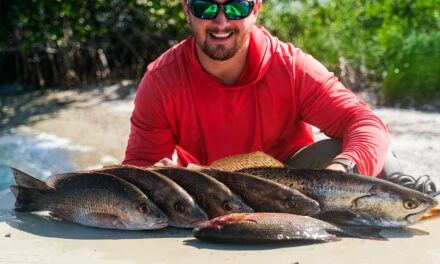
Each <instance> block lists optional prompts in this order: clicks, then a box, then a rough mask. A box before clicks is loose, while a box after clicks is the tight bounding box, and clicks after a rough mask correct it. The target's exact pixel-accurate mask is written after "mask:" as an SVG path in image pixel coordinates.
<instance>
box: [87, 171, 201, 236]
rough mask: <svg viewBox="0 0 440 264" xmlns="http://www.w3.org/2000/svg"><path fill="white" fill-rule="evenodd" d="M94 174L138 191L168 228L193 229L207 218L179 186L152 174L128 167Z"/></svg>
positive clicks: (159, 175) (156, 174)
mask: <svg viewBox="0 0 440 264" xmlns="http://www.w3.org/2000/svg"><path fill="white" fill-rule="evenodd" d="M94 172H99V173H108V174H111V175H113V176H116V177H118V178H121V179H123V180H125V181H128V182H130V183H132V184H134V185H135V186H136V187H138V188H139V189H140V190H141V191H142V192H144V193H145V194H146V195H147V197H149V198H150V199H151V200H152V201H153V202H154V203H155V204H156V205H157V206H158V207H159V208H160V209H162V211H163V212H164V213H165V214H166V215H167V217H168V225H169V226H174V227H180V228H194V227H196V226H197V225H198V224H199V223H201V222H204V221H207V220H208V216H207V214H206V213H205V212H204V211H203V210H202V209H201V208H200V207H199V205H198V204H197V203H196V202H195V201H194V199H193V198H192V197H191V196H190V195H189V194H188V192H186V191H185V190H184V189H183V188H182V187H181V186H180V185H178V184H177V183H175V182H174V181H172V180H170V179H169V178H168V177H165V176H163V175H162V174H159V173H157V172H155V171H152V170H147V169H143V168H139V167H135V166H129V165H113V166H107V167H104V168H102V169H97V170H94Z"/></svg>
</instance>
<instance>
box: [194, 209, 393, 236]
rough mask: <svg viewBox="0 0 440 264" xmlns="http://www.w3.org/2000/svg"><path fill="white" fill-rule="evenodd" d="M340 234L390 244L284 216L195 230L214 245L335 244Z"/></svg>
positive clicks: (239, 218)
mask: <svg viewBox="0 0 440 264" xmlns="http://www.w3.org/2000/svg"><path fill="white" fill-rule="evenodd" d="M364 233H365V232H364ZM367 233H368V232H367ZM336 234H340V235H348V236H355V237H362V238H369V239H375V240H386V239H385V238H383V237H381V236H380V235H379V234H378V231H377V230H376V231H374V232H373V231H372V234H371V235H364V234H363V233H361V232H359V233H355V232H349V231H346V230H344V229H341V228H339V227H337V226H335V225H332V224H330V223H327V222H324V221H321V220H318V219H315V218H312V217H309V216H301V215H294V214H284V213H236V214H230V215H225V216H220V217H217V218H214V219H211V220H209V221H207V222H205V223H203V224H201V225H200V226H198V227H196V228H194V229H193V235H194V236H195V237H196V238H197V239H200V240H206V241H211V242H276V241H311V242H313V241H317V242H331V241H338V240H340V239H341V238H340V237H338V236H336Z"/></svg>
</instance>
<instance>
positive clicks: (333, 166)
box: [326, 163, 347, 172]
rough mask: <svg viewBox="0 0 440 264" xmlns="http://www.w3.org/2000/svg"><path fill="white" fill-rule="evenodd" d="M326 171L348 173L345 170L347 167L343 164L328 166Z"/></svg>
mask: <svg viewBox="0 0 440 264" xmlns="http://www.w3.org/2000/svg"><path fill="white" fill-rule="evenodd" d="M326 169H328V170H336V171H343V172H347V171H346V170H345V166H344V165H342V164H339V163H332V164H330V165H328V166H327V167H326Z"/></svg>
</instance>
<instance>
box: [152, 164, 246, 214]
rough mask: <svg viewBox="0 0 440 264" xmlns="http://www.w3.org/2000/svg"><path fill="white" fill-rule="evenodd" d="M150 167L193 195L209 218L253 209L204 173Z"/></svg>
mask: <svg viewBox="0 0 440 264" xmlns="http://www.w3.org/2000/svg"><path fill="white" fill-rule="evenodd" d="M151 169H152V170H153V171H156V172H158V173H160V174H162V175H164V176H166V177H168V178H170V179H171V180H173V181H175V182H176V183H177V184H179V185H180V186H182V187H183V188H184V189H185V190H186V191H187V192H188V193H190V194H191V195H192V196H194V198H195V200H196V202H197V203H198V204H199V205H200V206H201V207H202V209H203V210H204V211H205V212H206V213H207V214H208V216H209V218H214V217H217V216H221V215H226V214H231V213H238V212H243V213H246V212H253V211H254V210H253V209H252V208H251V207H250V206H249V205H247V204H246V203H245V202H244V201H243V200H242V199H241V198H240V197H239V196H238V195H236V194H234V193H233V192H232V191H231V190H230V189H229V188H228V187H227V186H226V185H224V184H223V183H221V182H220V181H218V180H216V179H214V178H212V177H210V176H208V175H206V174H204V173H201V172H198V171H192V170H187V169H184V168H178V167H156V168H151Z"/></svg>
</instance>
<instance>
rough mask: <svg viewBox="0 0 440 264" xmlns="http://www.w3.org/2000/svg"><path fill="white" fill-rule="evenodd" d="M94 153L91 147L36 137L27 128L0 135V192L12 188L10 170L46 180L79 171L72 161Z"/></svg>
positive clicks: (44, 135)
mask: <svg viewBox="0 0 440 264" xmlns="http://www.w3.org/2000/svg"><path fill="white" fill-rule="evenodd" d="M93 151H94V150H93V149H92V148H90V147H87V146H79V145H75V144H73V143H71V142H70V141H69V140H68V139H65V138H60V137H57V136H55V135H52V134H47V133H41V132H40V133H39V132H36V131H33V130H31V129H29V128H26V127H22V128H20V129H15V130H10V131H6V132H2V133H1V134H0V190H4V189H6V188H8V187H9V186H10V185H12V184H14V179H13V176H12V173H11V171H10V169H9V167H14V168H17V169H19V170H21V171H24V172H26V173H28V174H30V175H32V176H34V177H37V178H39V179H46V178H47V177H48V176H50V175H53V174H56V173H62V172H69V171H74V170H78V169H80V165H79V164H78V163H77V162H76V158H75V157H77V156H79V155H84V154H90V153H92V152H93Z"/></svg>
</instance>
